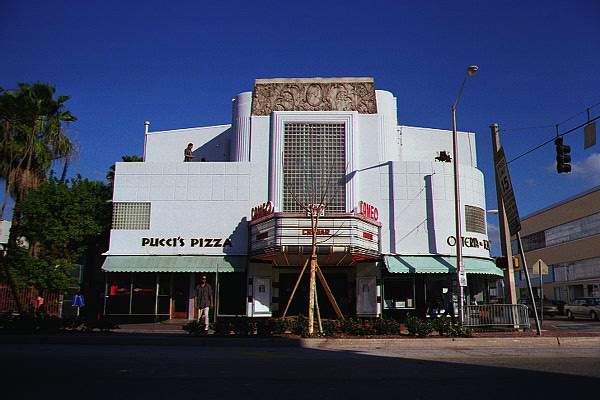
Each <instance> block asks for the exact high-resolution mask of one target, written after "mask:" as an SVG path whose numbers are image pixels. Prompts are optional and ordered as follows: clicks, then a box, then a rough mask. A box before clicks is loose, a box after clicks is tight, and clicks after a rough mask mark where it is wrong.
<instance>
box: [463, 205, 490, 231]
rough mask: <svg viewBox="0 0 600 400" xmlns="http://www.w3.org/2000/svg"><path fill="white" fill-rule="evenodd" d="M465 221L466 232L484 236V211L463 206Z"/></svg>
mask: <svg viewBox="0 0 600 400" xmlns="http://www.w3.org/2000/svg"><path fill="white" fill-rule="evenodd" d="M465 220H466V225H467V226H466V228H467V232H477V233H482V234H484V235H485V234H486V231H485V210H484V209H482V208H479V207H473V206H465Z"/></svg>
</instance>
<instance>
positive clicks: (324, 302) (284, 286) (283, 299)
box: [279, 268, 356, 318]
mask: <svg viewBox="0 0 600 400" xmlns="http://www.w3.org/2000/svg"><path fill="white" fill-rule="evenodd" d="M322 270H323V275H324V276H325V280H326V281H327V284H328V285H329V288H330V289H331V292H332V293H333V296H334V297H335V300H336V301H337V303H338V306H339V307H340V310H341V312H342V314H343V315H354V314H355V312H356V310H355V304H356V294H355V288H354V285H355V283H354V282H349V281H348V273H347V271H346V270H343V271H339V268H338V271H336V272H332V271H328V270H327V268H322ZM298 274H299V271H298V272H294V273H290V272H281V273H280V274H279V315H281V314H283V311H284V310H285V307H286V305H287V303H288V300H289V298H290V296H291V294H292V291H293V290H294V286H295V285H296V281H297V280H298ZM308 281H309V274H308V268H307V272H305V273H304V276H303V277H302V280H301V281H300V284H299V285H298V289H296V293H295V294H294V298H293V300H292V302H291V304H290V307H289V309H288V311H287V316H291V315H299V314H302V315H304V316H307V315H308V290H309V288H308V286H309V282H308ZM317 298H318V300H319V312H320V313H321V318H337V316H336V314H335V311H334V309H333V306H332V305H331V302H330V301H329V298H328V297H327V294H326V293H325V289H324V288H323V285H322V284H321V282H320V281H319V279H318V278H317Z"/></svg>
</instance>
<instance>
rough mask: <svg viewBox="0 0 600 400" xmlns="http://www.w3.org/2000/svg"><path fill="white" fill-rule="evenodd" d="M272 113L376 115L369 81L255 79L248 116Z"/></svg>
mask: <svg viewBox="0 0 600 400" xmlns="http://www.w3.org/2000/svg"><path fill="white" fill-rule="evenodd" d="M273 111H358V113H359V114H376V113H377V102H376V100H375V83H374V82H373V79H372V78H313V79H257V80H256V82H255V84H254V92H253V94H252V115H270V114H271V112H273Z"/></svg>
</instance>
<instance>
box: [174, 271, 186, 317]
mask: <svg viewBox="0 0 600 400" xmlns="http://www.w3.org/2000/svg"><path fill="white" fill-rule="evenodd" d="M172 276H173V280H172V281H171V293H172V296H171V298H172V302H171V318H173V319H179V318H181V319H185V318H187V317H188V305H189V294H190V276H189V274H172Z"/></svg>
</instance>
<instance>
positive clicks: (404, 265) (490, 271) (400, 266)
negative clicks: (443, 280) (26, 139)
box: [384, 255, 504, 276]
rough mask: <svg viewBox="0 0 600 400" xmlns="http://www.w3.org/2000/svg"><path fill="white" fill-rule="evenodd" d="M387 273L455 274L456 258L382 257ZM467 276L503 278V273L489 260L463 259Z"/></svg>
mask: <svg viewBox="0 0 600 400" xmlns="http://www.w3.org/2000/svg"><path fill="white" fill-rule="evenodd" d="M384 262H385V266H386V268H387V270H388V271H390V272H392V273H397V274H447V273H456V257H451V256H399V255H386V256H384ZM463 262H464V264H465V271H466V272H467V274H486V275H497V276H503V275H504V273H503V272H502V270H501V269H500V268H498V267H496V263H495V262H494V260H493V259H491V258H474V257H463Z"/></svg>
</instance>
